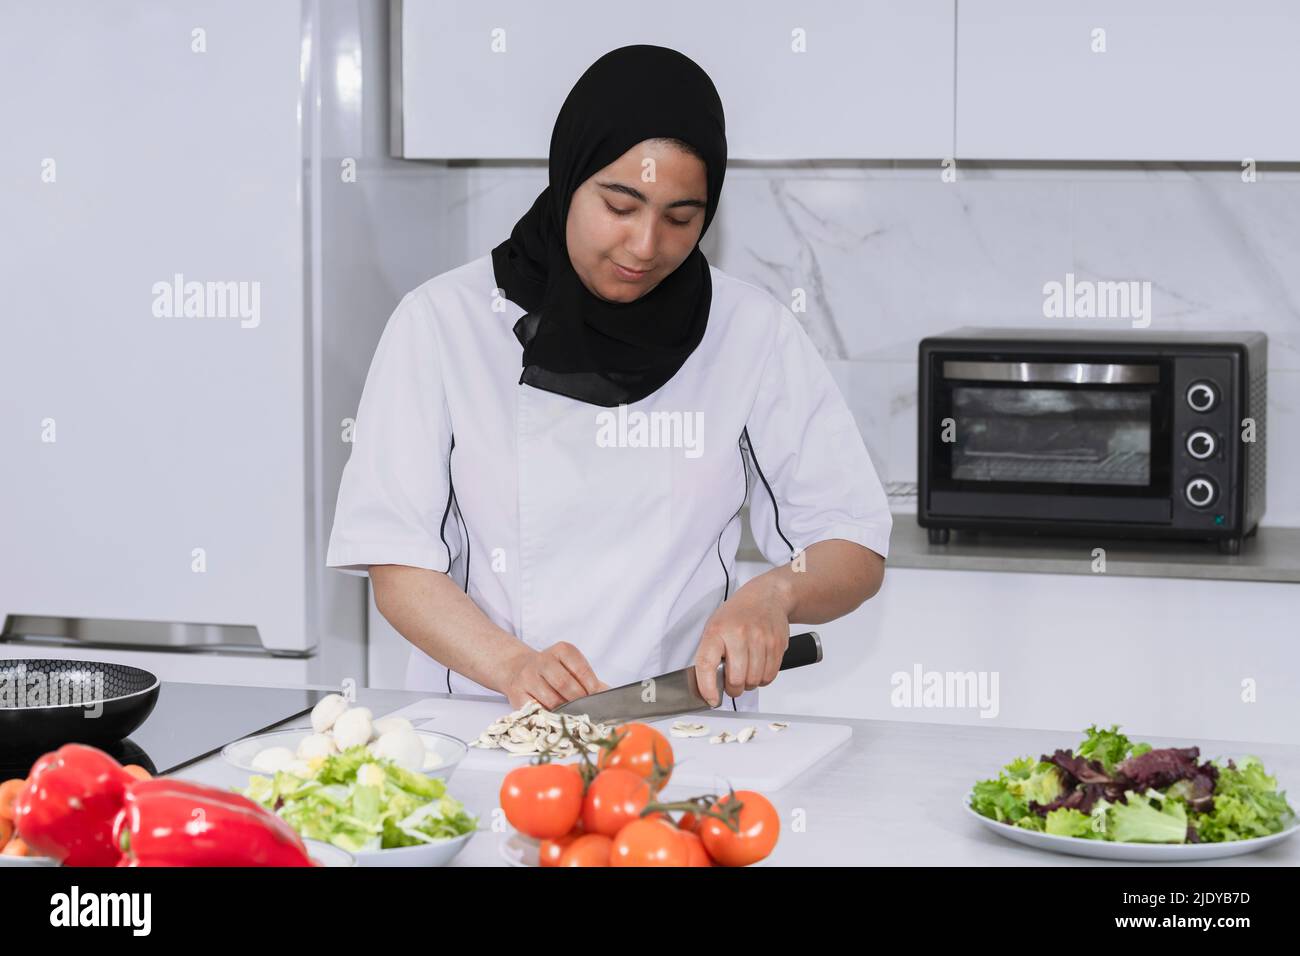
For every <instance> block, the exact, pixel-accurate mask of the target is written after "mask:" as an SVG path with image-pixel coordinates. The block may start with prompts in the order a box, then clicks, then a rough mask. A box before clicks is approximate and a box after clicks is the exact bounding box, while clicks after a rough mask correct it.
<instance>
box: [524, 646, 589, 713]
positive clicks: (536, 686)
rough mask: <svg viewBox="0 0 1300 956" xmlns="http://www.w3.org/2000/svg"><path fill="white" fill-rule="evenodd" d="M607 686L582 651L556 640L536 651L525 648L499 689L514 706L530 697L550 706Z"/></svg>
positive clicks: (550, 708)
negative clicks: (556, 642) (554, 642)
mask: <svg viewBox="0 0 1300 956" xmlns="http://www.w3.org/2000/svg"><path fill="white" fill-rule="evenodd" d="M608 689H609V685H608V684H606V683H605V682H604V681H602V680H600V678H598V677H597V676H596V672H595V671H593V670H592V669H591V665H590V664H589V663H587V659H586V658H585V657H583V656H582V651H580V650H578V649H577V648H576V647H574V646H573V645H572V644H570V643H568V642H567V641H560V642H559V643H558V644H552V645H551V646H550V647H547V648H544V649H543V650H540V651H535V650H533V649H532V648H531V647H530V648H526V649H525V652H524V653H523V654H521V655H520V657H519V659H518V660H517V662H514V663H513V665H512V666H511V668H510V670H509V672H508V673H507V675H506V681H505V687H503V688H501V691H502V693H504V694H505V695H506V699H507V700H509V701H510V706H511V707H514V708H515V709H516V710H517V709H518V708H520V707H523V706H524V705H525V704H527V703H528V702H529V701H530V700H535V701H537V703H539V704H541V705H542V706H543V707H544V708H546V709H547V710H554V709H555V708H556V707H559V706H560V705H561V704H564V703H567V702H568V701H571V700H577V699H578V698H579V697H586V696H587V695H588V694H594V693H596V692H597V691H602V690H608Z"/></svg>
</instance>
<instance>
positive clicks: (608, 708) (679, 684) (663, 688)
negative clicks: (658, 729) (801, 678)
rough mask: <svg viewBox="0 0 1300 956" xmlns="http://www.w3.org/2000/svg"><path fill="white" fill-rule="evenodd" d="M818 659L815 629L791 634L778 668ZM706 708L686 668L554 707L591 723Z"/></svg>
mask: <svg viewBox="0 0 1300 956" xmlns="http://www.w3.org/2000/svg"><path fill="white" fill-rule="evenodd" d="M821 659H822V639H821V637H819V636H818V634H817V632H816V631H808V632H806V633H804V634H794V635H792V636H791V637H790V643H789V645H787V647H786V651H785V656H784V657H782V658H781V670H783V671H788V670H790V669H791V668H792V667H804V666H805V665H808V664H816V663H817V662H818V661H820V660H821ZM725 666H726V664H725V662H724V663H722V664H719V665H718V675H717V676H718V683H717V686H718V689H719V694H718V697H719V701H721V698H722V694H721V690H722V687H723V674H724V668H725ZM708 709H710V705H709V702H708V701H707V700H705V699H704V695H703V694H701V693H700V688H699V684H698V683H697V682H696V679H695V668H694V667H687V668H684V669H683V670H679V671H672V672H671V673H668V674H663V675H661V676H659V677H652V678H648V679H646V680H641V681H637V682H636V683H633V684H624V685H623V686H622V687H612V688H610V689H609V690H603V691H601V692H600V693H598V694H589V695H587V696H586V697H579V698H577V699H576V700H571V701H569V702H568V703H567V704H563V705H561V706H560V707H557V708H556V709H555V713H557V714H566V715H568V716H570V717H576V716H578V715H580V714H586V715H587V716H588V717H589V718H590V719H591V720H592V721H593V722H594V723H601V724H607V723H622V722H624V721H628V720H657V719H659V718H661V717H674V716H676V715H677V714H689V713H692V712H693V711H697V710H708Z"/></svg>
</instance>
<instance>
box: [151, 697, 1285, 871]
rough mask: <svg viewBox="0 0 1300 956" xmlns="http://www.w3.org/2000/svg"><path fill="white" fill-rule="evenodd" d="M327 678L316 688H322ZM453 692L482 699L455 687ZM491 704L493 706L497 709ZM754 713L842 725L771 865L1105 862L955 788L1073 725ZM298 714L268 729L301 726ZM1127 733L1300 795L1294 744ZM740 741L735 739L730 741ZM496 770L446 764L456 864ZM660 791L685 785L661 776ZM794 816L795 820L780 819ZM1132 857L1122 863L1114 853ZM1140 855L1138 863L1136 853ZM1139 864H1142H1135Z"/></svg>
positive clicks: (216, 763) (471, 856) (239, 781)
mask: <svg viewBox="0 0 1300 956" xmlns="http://www.w3.org/2000/svg"><path fill="white" fill-rule="evenodd" d="M325 689H328V688H325ZM428 697H440V698H443V699H447V695H438V694H430V693H428V692H424V691H397V690H370V689H362V690H360V691H358V693H357V703H358V704H359V705H361V706H365V707H369V708H370V709H371V711H372V712H373V713H374V714H375V716H376V717H378V716H382V715H384V714H387V713H390V712H392V711H394V710H397V709H398V708H400V707H404V706H406V705H408V704H411V703H413V702H415V701H418V700H422V699H424V698H428ZM457 699H463V700H484V699H485V698H481V697H461V698H457ZM509 709H510V708H509V707H508V706H506V705H505V704H504V702H503V703H502V713H503V714H504V713H506V712H508V711H509ZM752 716H753V718H754V721H755V723H763V724H765V723H766V722H767V721H769V720H786V721H791V722H794V721H801V722H827V723H841V724H847V725H849V726H851V727H852V729H853V735H852V737H851V738H850V739H849V741H848V742H847V743H846V744H845V745H844V746H842V747H840V748H839V749H838V750H836V751H835V752H833V753H831V754H830V755H829V756H827V757H825V758H823V759H822V760H821V761H819V762H818V763H817V764H815V765H814V766H813V767H812V768H811V769H810V770H808V771H807V772H806V773H804V774H803V775H802V776H801V777H799V778H798V779H796V780H795V782H793V783H791V784H790V785H789V786H786V787H784V788H783V789H781V790H777V791H774V792H769V793H767V794H766V796H767V797H768V798H769V799H770V800H771V801H772V802H773V804H774V805H775V806H776V808H777V810H778V812H779V813H780V814H781V827H782V830H781V837H780V840H779V841H778V843H777V846H776V850H775V851H774V852H773V854H772V856H771V857H770V858H769V860H768V863H770V864H772V865H779V866H879V865H885V866H1108V865H1114V864H1111V863H1109V862H1107V861H1101V860H1093V859H1088V858H1085V857H1076V856H1065V855H1061V854H1055V853H1046V852H1042V851H1039V850H1036V849H1032V848H1029V847H1025V846H1020V845H1018V844H1015V843H1012V842H1010V841H1008V840H1005V839H1002V838H1000V837H998V836H996V835H994V834H993V833H990V832H989V831H988V830H987V829H985V828H984V827H983V826H981V825H980V824H979V823H978V821H976V820H974V819H972V818H971V817H970V815H969V814H968V813H967V812H966V811H965V809H964V808H963V806H962V804H963V795H964V794H965V793H966V792H967V791H968V790H969V789H970V787H971V785H972V784H973V783H974V782H975V781H976V780H979V779H984V778H986V777H991V776H994V775H996V773H997V771H998V769H999V768H1000V767H1001V766H1002V765H1003V764H1005V763H1007V762H1009V761H1010V760H1011V759H1012V758H1013V757H1016V756H1018V755H1033V756H1038V755H1039V754H1043V753H1051V752H1052V751H1053V750H1055V749H1057V748H1058V747H1073V746H1075V745H1076V744H1077V743H1078V742H1079V740H1080V739H1082V736H1083V735H1082V733H1067V734H1062V733H1061V732H1059V731H1037V730H1018V729H1013V728H1006V727H994V726H989V727H985V726H974V727H972V726H958V725H950V724H936V723H916V722H904V721H882V720H849V719H841V718H828V717H802V716H798V715H790V714H768V713H755V714H753V715H752ZM309 724H310V722H309V720H308V719H307V716H306V715H304V716H302V717H299V718H297V719H294V720H289V721H286V722H284V724H282V725H280V727H278V728H277V729H287V728H292V727H299V726H301V727H307V726H309ZM1125 730H1126V732H1128V733H1129V735H1130V736H1131V737H1132V738H1133V739H1135V740H1149V741H1150V742H1151V743H1152V744H1154V745H1156V746H1177V747H1188V746H1193V745H1196V746H1199V747H1200V748H1201V755H1202V757H1203V758H1205V757H1214V758H1217V757H1220V756H1240V755H1242V754H1248V753H1249V754H1254V755H1256V756H1258V757H1259V758H1260V759H1261V760H1263V761H1264V765H1265V767H1266V768H1267V770H1268V771H1269V773H1271V774H1272V775H1273V776H1275V777H1276V778H1277V780H1278V783H1279V786H1281V787H1282V788H1283V789H1287V790H1288V791H1289V794H1288V796H1289V799H1290V802H1291V805H1292V806H1293V807H1295V806H1297V801H1298V800H1300V747H1296V746H1291V745H1287V744H1275V743H1270V744H1251V743H1240V742H1231V741H1216V740H1181V739H1175V738H1157V737H1150V738H1149V737H1146V736H1144V735H1143V734H1142V732H1141V728H1131V729H1130V728H1125ZM731 746H740V745H731ZM174 775H175V776H177V777H182V778H185V779H191V780H198V781H202V782H205V783H210V784H214V785H219V786H241V785H243V784H244V783H246V782H247V778H248V774H247V773H245V772H244V771H241V770H237V769H235V768H234V767H232V766H230V765H229V764H227V763H226V762H225V761H224V760H223V759H222V757H221V756H220V754H215V755H213V756H210V757H206V758H204V759H203V760H200V761H198V762H195V763H192V764H190V765H188V766H185V767H183V768H181V769H180V770H178V771H176V772H175V774H174ZM501 778H502V775H501V774H499V773H486V772H481V771H472V770H465V769H458V770H457V771H456V772H455V774H454V775H453V776H452V778H451V781H450V783H449V790H450V792H451V794H452V795H453V796H455V797H456V798H458V799H459V800H461V801H463V802H464V803H465V805H466V807H467V808H468V809H469V810H470V811H471V812H472V813H475V814H476V815H478V817H479V821H480V831H479V832H478V833H477V834H476V835H475V836H474V838H473V839H472V840H470V842H469V844H468V845H467V846H466V848H465V850H464V851H463V852H462V853H461V854H460V856H458V857H457V859H456V861H455V865H459V866H504V865H505V861H504V860H503V858H502V857H501V855H500V846H501V843H502V842H503V841H504V840H505V839H506V836H507V834H506V833H503V832H498V831H494V830H493V829H492V826H493V820H494V816H495V817H496V818H498V819H499V820H501V822H500V823H499V824H498V825H499V826H504V825H505V824H504V821H503V819H501V818H500V815H499V814H494V812H493V811H494V810H495V809H496V808H497V806H498V800H497V793H498V791H499V789H500V786H501ZM665 792H666V794H667V795H668V796H670V797H673V796H688V795H691V792H690V791H685V790H681V789H679V788H675V787H673V786H671V785H670V786H669V787H668V789H667V790H666V791H665ZM796 820H799V821H802V823H803V829H802V831H800V830H798V829H796V828H794V827H792V826H791V823H792V821H796ZM1126 865H1130V866H1131V865H1134V864H1126ZM1137 865H1143V864H1137ZM1146 865H1151V864H1146ZM1179 865H1202V866H1232V865H1243V866H1296V865H1300V835H1297V836H1293V837H1292V838H1290V839H1288V840H1284V841H1282V842H1281V843H1278V844H1275V845H1273V846H1271V847H1266V848H1264V849H1263V850H1260V851H1259V852H1256V853H1252V854H1247V855H1245V856H1238V857H1232V858H1230V859H1227V860H1224V861H1221V862H1215V861H1210V862H1205V863H1197V864H1179Z"/></svg>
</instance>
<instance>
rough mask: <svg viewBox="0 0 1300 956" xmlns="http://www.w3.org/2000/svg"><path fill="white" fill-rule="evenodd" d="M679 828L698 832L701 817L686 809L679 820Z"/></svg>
mask: <svg viewBox="0 0 1300 956" xmlns="http://www.w3.org/2000/svg"><path fill="white" fill-rule="evenodd" d="M677 828H678V829H679V830H686V831H688V832H690V833H696V832H698V831H699V829H700V818H699V817H697V816H696V815H695V814H693V813H691V811H689V810H686V811H685V812H683V813H682V815H681V818H680V819H679V820H678V821H677Z"/></svg>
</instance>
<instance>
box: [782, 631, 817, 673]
mask: <svg viewBox="0 0 1300 956" xmlns="http://www.w3.org/2000/svg"><path fill="white" fill-rule="evenodd" d="M821 659H822V639H821V635H819V634H818V633H817V632H816V631H807V632H805V633H803V634H792V635H791V636H790V643H789V644H788V645H787V646H786V649H785V656H784V657H782V658H781V670H783V671H788V670H790V669H791V668H792V667H804V666H806V665H808V664H816V663H817V662H818V661H820V660H821Z"/></svg>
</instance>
